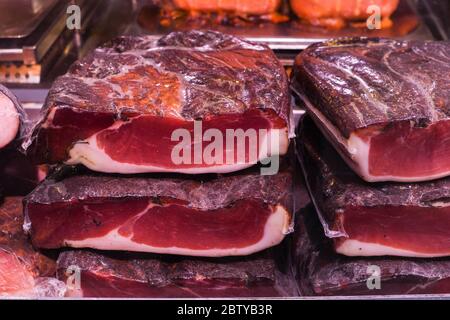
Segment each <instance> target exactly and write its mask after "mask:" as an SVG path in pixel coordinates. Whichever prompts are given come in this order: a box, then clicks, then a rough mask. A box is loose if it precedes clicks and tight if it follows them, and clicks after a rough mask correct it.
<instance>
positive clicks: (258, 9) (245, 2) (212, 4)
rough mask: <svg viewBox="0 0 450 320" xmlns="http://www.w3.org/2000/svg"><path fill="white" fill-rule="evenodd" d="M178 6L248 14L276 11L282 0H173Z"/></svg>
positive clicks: (193, 9) (191, 9)
mask: <svg viewBox="0 0 450 320" xmlns="http://www.w3.org/2000/svg"><path fill="white" fill-rule="evenodd" d="M173 4H174V6H175V7H176V8H179V9H183V10H188V11H232V12H238V13H247V14H256V15H263V14H270V13H273V12H275V11H276V10H277V9H278V7H279V6H280V4H281V0H225V1H224V0H212V1H211V0H173Z"/></svg>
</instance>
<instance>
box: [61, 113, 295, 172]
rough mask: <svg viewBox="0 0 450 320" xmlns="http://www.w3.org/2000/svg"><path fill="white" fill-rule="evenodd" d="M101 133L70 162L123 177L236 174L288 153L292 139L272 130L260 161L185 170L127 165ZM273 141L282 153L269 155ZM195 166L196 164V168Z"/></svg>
mask: <svg viewBox="0 0 450 320" xmlns="http://www.w3.org/2000/svg"><path fill="white" fill-rule="evenodd" d="M122 124H123V122H120V121H117V122H116V123H114V124H113V125H112V126H111V127H110V128H109V129H117V128H118V127H120V126H121V125H122ZM97 135H98V133H97V134H94V135H93V136H91V137H90V138H88V139H86V140H83V141H79V142H77V143H75V144H74V146H73V147H72V149H71V150H70V151H69V159H68V160H67V161H66V163H67V164H69V165H75V164H83V165H85V166H86V167H88V168H89V169H91V170H94V171H99V172H107V173H122V174H134V173H145V172H176V173H185V174H204V173H228V172H235V171H239V170H242V169H245V168H249V167H251V166H252V165H254V164H256V163H257V162H258V161H261V160H263V159H264V158H266V155H269V156H277V155H284V154H286V153H287V150H288V147H289V138H288V133H287V130H286V129H285V128H284V129H270V130H268V132H267V135H265V136H264V138H263V139H258V140H259V146H260V148H259V150H260V152H259V155H258V158H257V159H250V161H248V162H245V163H232V164H227V163H224V164H218V165H213V166H203V167H202V165H201V164H200V165H198V166H197V167H190V168H183V167H177V166H176V165H175V164H174V166H173V167H167V168H166V167H157V166H152V165H138V164H133V163H123V162H118V161H115V160H113V159H112V158H111V157H110V156H109V155H108V154H107V153H106V152H105V150H103V149H101V148H100V147H99V146H98V144H97ZM270 142H273V144H274V147H275V148H273V149H272V150H275V151H278V152H272V153H270V152H268V151H267V147H268V146H269V145H270ZM193 166H194V165H193Z"/></svg>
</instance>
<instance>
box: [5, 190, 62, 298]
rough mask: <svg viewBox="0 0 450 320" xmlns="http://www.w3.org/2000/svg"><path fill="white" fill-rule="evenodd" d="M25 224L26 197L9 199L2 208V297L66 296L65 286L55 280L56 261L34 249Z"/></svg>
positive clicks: (6, 199)
mask: <svg viewBox="0 0 450 320" xmlns="http://www.w3.org/2000/svg"><path fill="white" fill-rule="evenodd" d="M22 225H23V214H22V198H19V197H13V198H9V197H8V198H5V199H4V201H3V202H2V204H1V205H0V297H4V296H8V297H11V296H12V297H57V296H62V295H64V291H65V286H64V284H63V283H61V282H60V281H58V280H56V279H55V278H52V277H54V276H55V273H56V265H55V261H54V260H52V259H51V258H49V257H47V256H46V255H44V254H42V253H40V252H38V251H36V250H34V249H33V247H32V246H31V244H30V243H29V241H28V238H27V236H26V234H25V233H24V232H23V229H22Z"/></svg>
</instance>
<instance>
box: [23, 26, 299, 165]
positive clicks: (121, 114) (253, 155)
mask: <svg viewBox="0 0 450 320" xmlns="http://www.w3.org/2000/svg"><path fill="white" fill-rule="evenodd" d="M289 113H290V97H289V88H288V81H287V76H286V74H285V71H284V69H283V66H282V65H281V64H280V62H279V61H278V60H277V59H276V57H275V55H274V53H273V52H272V51H271V50H270V49H269V48H268V47H267V46H264V45H259V44H254V43H251V42H247V41H244V40H240V39H238V38H235V37H232V36H228V35H224V34H221V33H216V32H200V31H188V32H175V33H171V34H169V35H167V36H165V37H163V38H162V39H160V40H158V41H155V40H152V39H151V38H147V37H134V38H133V37H125V38H119V39H117V40H115V41H113V42H112V43H110V44H109V45H108V46H105V47H102V48H99V49H97V50H95V51H94V52H93V53H92V54H90V55H88V56H87V57H86V58H84V59H82V60H81V61H79V62H77V63H75V64H74V65H73V66H72V67H71V68H70V70H69V72H68V73H67V74H66V75H64V76H62V77H60V78H59V79H58V80H56V82H55V83H54V85H53V87H52V89H51V90H50V93H49V96H48V99H47V103H46V104H45V106H44V109H43V119H42V121H40V123H39V124H38V125H37V126H36V127H35V128H34V131H33V134H32V137H31V138H30V139H29V141H28V142H27V143H26V145H25V146H26V147H27V149H28V151H29V153H30V155H33V157H34V158H35V159H36V161H37V162H39V163H60V162H65V163H68V164H72V165H73V164H79V163H82V164H84V165H85V166H87V167H89V168H90V169H92V170H94V171H101V172H110V173H143V172H181V173H189V174H198V173H216V172H221V173H223V172H232V171H237V170H241V169H244V168H247V167H250V166H251V165H253V164H255V163H257V162H258V161H259V160H262V159H263V158H267V157H269V156H278V155H283V154H285V153H286V152H287V148H288V143H289V141H288V122H289ZM195 120H197V121H195ZM195 123H197V126H196V125H195ZM196 128H198V129H197V131H195V129H196ZM239 130H241V131H239ZM249 130H250V131H251V132H250V131H249ZM230 132H231V133H230ZM239 132H240V133H239ZM233 133H236V136H239V137H240V138H241V140H238V138H236V139H234V137H235V136H234V135H233ZM245 133H249V134H250V136H251V133H255V135H254V136H253V137H254V139H253V140H251V138H250V137H249V136H247V135H245ZM187 136H189V137H187ZM229 138H230V139H229ZM227 140H229V141H228V142H227ZM239 141H241V142H242V143H243V144H240V142H239ZM212 143H215V146H216V147H215V148H213V147H212V146H211V144H212ZM231 143H233V144H231ZM180 144H181V145H180ZM240 145H243V146H244V147H243V148H240V147H239V146H240ZM177 146H178V147H180V150H178V149H177ZM181 146H183V151H181ZM208 146H210V148H209V149H208ZM187 149H189V150H188V151H187ZM177 150H178V151H177ZM208 150H209V153H207V151H208ZM173 152H175V156H174V153H173ZM206 154H207V155H206ZM208 155H210V157H208ZM177 156H180V157H185V158H184V159H182V160H180V159H178V157H177ZM174 157H176V158H177V159H174Z"/></svg>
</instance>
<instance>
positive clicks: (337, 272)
mask: <svg viewBox="0 0 450 320" xmlns="http://www.w3.org/2000/svg"><path fill="white" fill-rule="evenodd" d="M295 220H296V225H295V228H296V233H295V234H294V242H293V251H292V254H293V257H294V270H295V273H296V278H297V281H298V284H299V287H300V291H301V294H303V295H315V294H318V295H321V294H327V295H329V294H337V295H340V294H346V290H347V289H349V288H352V287H354V286H358V285H359V286H361V287H362V288H363V289H364V288H367V287H366V281H367V279H368V277H369V276H370V275H368V273H367V268H368V267H369V266H371V265H376V266H379V267H380V269H381V276H382V277H381V284H382V285H381V289H383V287H384V286H387V282H388V281H390V280H400V279H402V278H415V279H416V281H417V284H418V285H419V284H423V283H425V284H426V283H433V282H434V281H436V280H438V279H445V278H449V277H450V260H449V259H421V258H402V257H381V258H380V257H365V258H355V257H345V256H343V255H339V254H336V253H335V252H334V250H333V245H332V240H331V239H329V238H326V237H325V236H324V234H323V230H322V227H321V225H320V222H319V220H318V219H317V213H316V212H315V210H314V208H313V207H312V206H309V207H307V208H306V209H304V210H302V211H301V212H300V213H298V214H297V215H296V217H295ZM399 282H400V283H401V281H399ZM410 289H412V288H411V286H406V287H405V286H403V287H402V286H401V285H399V287H398V289H397V292H390V294H407V293H409V292H408V291H409V290H410ZM415 289H419V290H422V293H425V292H426V285H424V286H423V288H415ZM365 291H366V292H365V294H380V293H381V292H380V293H377V292H376V291H380V290H365Z"/></svg>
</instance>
